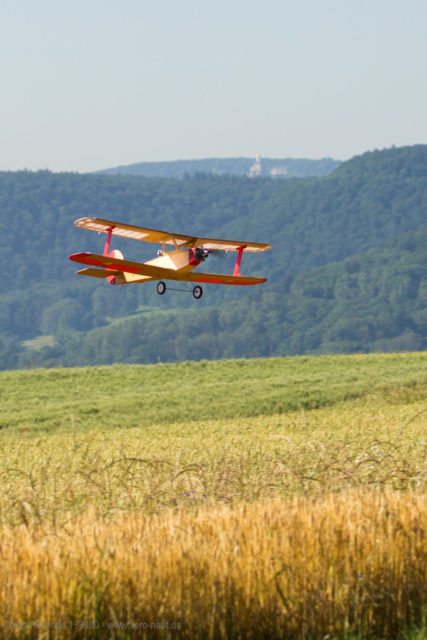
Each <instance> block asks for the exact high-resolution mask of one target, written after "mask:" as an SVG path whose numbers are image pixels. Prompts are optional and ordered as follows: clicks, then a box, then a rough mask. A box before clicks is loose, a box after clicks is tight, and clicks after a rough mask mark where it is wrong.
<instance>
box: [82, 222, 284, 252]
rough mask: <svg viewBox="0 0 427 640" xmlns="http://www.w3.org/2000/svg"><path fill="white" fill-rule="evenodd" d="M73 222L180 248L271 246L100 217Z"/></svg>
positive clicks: (253, 249)
mask: <svg viewBox="0 0 427 640" xmlns="http://www.w3.org/2000/svg"><path fill="white" fill-rule="evenodd" d="M74 224H75V225H76V227H80V228H82V229H89V230H90V231H97V232H98V233H108V231H109V229H112V235H113V236H120V237H122V238H132V239H133V240H143V241H144V242H157V243H160V244H163V243H164V244H166V245H173V246H176V247H182V248H185V247H200V246H203V247H204V248H205V249H208V251H209V250H210V251H212V250H213V249H215V250H219V251H237V250H238V249H240V248H241V247H244V248H245V251H249V252H255V251H265V250H266V249H271V247H272V245H271V244H265V243H262V242H243V241H242V242H238V241H236V240H218V239H215V238H200V237H198V236H186V235H183V234H181V233H169V232H167V231H157V230H156V229H145V228H143V227H135V226H133V225H131V224H123V223H122V222H114V221H112V220H103V219H102V218H79V219H78V220H76V221H75V222H74Z"/></svg>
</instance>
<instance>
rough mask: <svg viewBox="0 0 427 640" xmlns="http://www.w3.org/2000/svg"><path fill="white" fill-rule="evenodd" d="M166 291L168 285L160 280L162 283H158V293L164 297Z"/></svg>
mask: <svg viewBox="0 0 427 640" xmlns="http://www.w3.org/2000/svg"><path fill="white" fill-rule="evenodd" d="M165 291H166V285H165V283H164V282H163V280H160V282H158V283H157V293H158V294H159V296H162V295H163V294H164V292H165Z"/></svg>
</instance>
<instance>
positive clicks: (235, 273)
mask: <svg viewBox="0 0 427 640" xmlns="http://www.w3.org/2000/svg"><path fill="white" fill-rule="evenodd" d="M245 249H246V245H243V246H241V247H239V248H238V249H237V258H236V264H235V265H234V271H233V276H241V275H242V274H241V273H239V269H240V263H241V262H242V255H243V251H244V250H245Z"/></svg>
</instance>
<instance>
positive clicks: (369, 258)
mask: <svg viewBox="0 0 427 640" xmlns="http://www.w3.org/2000/svg"><path fill="white" fill-rule="evenodd" d="M426 212H427V146H425V145H418V146H415V147H406V148H398V149H389V150H384V151H376V152H371V153H367V154H364V155H362V156H360V157H357V158H354V159H352V160H350V161H348V162H346V163H343V164H342V165H341V166H340V167H339V168H338V169H336V170H335V171H334V172H333V173H332V174H331V175H329V176H326V177H323V178H310V179H293V180H286V181H285V180H282V181H278V180H272V179H265V178H257V179H251V178H246V177H235V176H207V175H203V176H202V175H199V176H196V177H194V178H184V179H181V180H178V179H160V178H159V179H154V178H141V177H133V176H103V175H78V174H53V173H50V172H37V173H31V172H18V173H11V172H6V173H0V255H1V258H0V259H1V265H2V278H1V280H0V292H1V295H2V304H1V306H0V367H1V368H12V367H15V366H28V364H29V363H31V362H35V364H36V365H38V364H40V365H43V364H48V365H55V364H59V363H62V364H64V365H67V364H81V363H83V362H84V363H85V364H93V363H95V362H114V361H130V362H147V361H157V360H158V359H161V360H174V359H186V358H197V359H199V358H204V357H209V358H211V357H215V358H217V357H223V356H229V355H231V356H235V357H244V356H250V355H275V354H277V355H286V354H291V353H292V354H293V353H308V352H322V353H323V352H334V351H340V352H342V351H349V352H351V351H369V350H373V349H376V350H391V349H394V350H399V349H423V348H425V347H426V342H425V336H426V334H427V327H426V320H425V313H426V311H425V309H426V302H427V299H426V295H427V294H426V291H427V283H426V264H425V247H426V244H427V236H426V229H427V222H426ZM86 215H91V216H98V217H103V218H107V219H115V220H120V221H122V222H129V223H133V224H139V225H141V226H149V227H153V228H159V229H166V230H170V231H176V232H182V233H192V234H200V235H204V236H209V235H212V236H214V237H231V238H236V239H238V240H259V241H266V242H272V244H273V245H274V249H273V250H272V251H269V252H267V253H266V254H261V255H248V256H245V257H244V260H243V264H242V267H243V269H242V272H244V273H247V274H254V275H255V274H259V275H264V276H266V277H268V278H269V282H268V283H267V284H266V285H261V286H259V287H254V288H249V289H248V288H246V287H242V288H240V287H230V288H227V287H215V286H209V285H208V286H206V288H205V295H204V297H203V298H202V300H201V301H199V302H196V301H195V300H193V299H192V297H190V296H188V295H187V294H180V293H176V294H174V293H173V292H170V293H168V294H167V295H166V296H163V297H162V298H160V297H159V296H158V295H157V294H156V293H155V285H154V284H146V285H133V286H128V287H124V288H123V290H120V289H119V288H118V287H111V286H108V285H106V284H105V283H104V282H98V281H93V280H92V279H89V278H79V277H78V276H75V275H74V271H75V265H73V264H72V263H71V262H69V261H68V259H67V257H68V255H69V254H70V253H73V252H76V251H88V250H95V251H97V252H99V251H100V250H102V247H103V241H104V239H105V238H104V237H98V235H97V234H94V233H89V232H83V231H82V230H79V229H76V228H75V227H74V226H73V221H74V220H75V219H76V218H78V217H82V216H86ZM115 246H116V247H118V248H120V249H121V250H122V251H123V252H124V253H125V256H126V257H128V258H130V259H135V260H139V259H147V258H149V257H152V256H153V255H154V253H155V250H156V246H155V245H147V244H145V243H139V242H132V241H121V242H116V244H115ZM232 258H233V256H231V255H230V256H228V257H227V258H226V260H225V261H224V263H221V262H218V263H216V262H214V260H213V257H209V259H208V261H207V262H208V264H206V268H207V269H209V270H211V271H227V270H230V269H231V268H232ZM352 261H353V262H352ZM333 263H335V264H333ZM121 317H122V318H127V319H126V320H122V321H120V320H119V319H120V318H121ZM118 322H121V323H125V324H123V326H122V328H121V329H120V331H118V329H117V327H118V325H117V323H118ZM133 323H136V324H133ZM124 327H127V328H126V330H125V329H124ZM88 332H89V333H88ZM120 335H121V336H126V335H127V338H126V339H124V337H123V339H122V338H119V336H120Z"/></svg>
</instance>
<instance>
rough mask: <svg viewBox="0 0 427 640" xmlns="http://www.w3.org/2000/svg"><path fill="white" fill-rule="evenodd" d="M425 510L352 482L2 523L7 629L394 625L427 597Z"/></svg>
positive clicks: (187, 632)
mask: <svg viewBox="0 0 427 640" xmlns="http://www.w3.org/2000/svg"><path fill="white" fill-rule="evenodd" d="M426 516H427V496H426V495H425V494H424V495H417V494H414V493H407V494H402V493H400V492H396V491H393V490H386V491H384V492H379V491H371V492H369V491H367V490H361V489H358V490H354V491H351V492H348V493H344V494H340V495H333V494H332V495H329V496H327V497H324V498H323V499H318V500H317V501H313V500H310V499H309V498H295V499H293V500H284V499H283V498H280V497H276V498H274V499H271V500H269V501H263V502H258V503H256V504H252V505H248V504H240V505H238V506H235V507H234V508H228V507H226V506H222V507H213V508H211V509H205V510H202V511H200V512H199V513H191V512H188V511H187V512H184V511H180V512H178V513H176V512H175V513H174V512H172V511H166V512H164V513H163V514H160V515H153V516H145V515H143V514H122V515H120V516H117V517H116V518H115V519H114V520H112V521H109V522H106V521H105V520H99V518H98V517H97V516H96V514H95V513H94V512H93V513H86V514H85V515H84V516H82V517H80V518H79V519H74V520H73V521H71V522H70V523H68V524H66V525H63V526H61V527H56V528H55V527H54V526H53V525H43V526H37V525H33V526H31V527H27V526H25V525H22V526H20V527H15V528H13V529H11V528H3V530H2V532H1V566H0V571H1V588H0V611H1V617H2V620H3V621H5V622H4V623H3V633H4V637H6V638H7V637H14V636H15V637H16V636H19V634H21V635H24V633H27V636H28V637H38V636H41V635H42V633H43V632H44V633H45V634H46V630H47V629H49V628H50V633H51V635H53V634H54V633H53V632H54V630H55V629H60V631H61V637H64V638H71V637H92V636H93V633H94V628H95V627H96V628H97V632H98V633H99V636H100V637H124V636H126V634H128V635H130V634H131V630H132V629H135V628H137V626H138V625H139V627H138V628H139V629H143V624H144V623H145V624H146V625H147V624H149V623H157V624H158V626H159V625H163V629H161V630H159V629H158V630H157V631H156V632H155V634H154V635H155V636H156V637H166V636H167V634H166V632H165V630H164V629H165V626H166V625H172V623H173V622H174V623H178V624H179V626H180V634H179V637H183V638H197V637H200V638H202V637H203V638H259V637H268V638H285V637H286V638H304V637H307V636H308V635H310V637H324V636H325V635H326V634H330V635H331V636H333V635H337V634H344V633H351V632H357V633H362V634H365V633H367V632H368V631H369V632H370V633H372V634H376V635H377V637H391V636H392V635H393V634H394V633H396V632H398V631H399V629H403V628H406V627H407V626H408V625H409V624H411V623H419V622H420V620H421V617H422V612H423V606H425V603H426V601H427V537H426V534H427V531H426V524H427V517H426ZM82 621H86V623H85V624H86V627H87V628H84V626H83V627H82V626H81V623H82ZM55 625H56V627H55ZM77 625H80V626H77ZM114 626H115V628H114ZM111 627H113V628H111ZM120 627H127V630H126V629H120ZM154 628H155V627H154ZM52 630H53V631H52ZM150 637H152V635H151V636H150Z"/></svg>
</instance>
